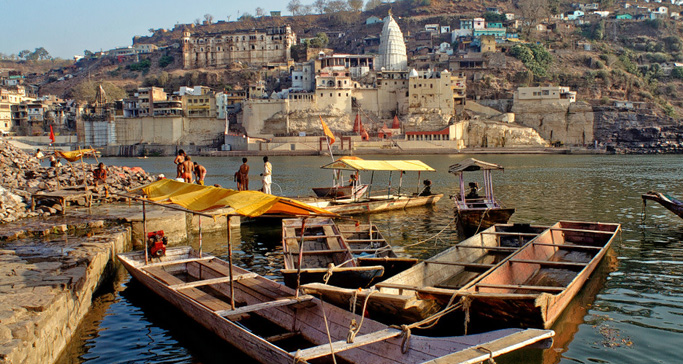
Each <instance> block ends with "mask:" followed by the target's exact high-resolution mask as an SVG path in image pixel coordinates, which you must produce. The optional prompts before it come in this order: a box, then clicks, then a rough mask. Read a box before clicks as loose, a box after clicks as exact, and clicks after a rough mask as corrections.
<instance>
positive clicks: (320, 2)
mask: <svg viewBox="0 0 683 364" xmlns="http://www.w3.org/2000/svg"><path fill="white" fill-rule="evenodd" d="M377 1H381V0H377ZM326 7H327V0H315V2H314V3H313V8H314V9H315V10H316V11H317V12H318V14H322V13H324V12H325V8H326Z"/></svg>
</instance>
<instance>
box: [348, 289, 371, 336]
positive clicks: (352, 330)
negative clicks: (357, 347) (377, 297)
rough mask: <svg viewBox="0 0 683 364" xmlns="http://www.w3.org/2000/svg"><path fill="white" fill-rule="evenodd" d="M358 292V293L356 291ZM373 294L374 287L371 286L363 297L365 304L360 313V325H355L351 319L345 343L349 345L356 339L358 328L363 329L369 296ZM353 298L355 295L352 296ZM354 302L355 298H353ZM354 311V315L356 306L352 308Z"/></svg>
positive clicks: (354, 320)
mask: <svg viewBox="0 0 683 364" xmlns="http://www.w3.org/2000/svg"><path fill="white" fill-rule="evenodd" d="M356 292H358V291H356ZM373 293H375V287H374V286H373V287H372V288H370V291H369V292H368V295H367V296H365V302H363V311H361V313H360V324H358V325H356V319H355V318H353V319H351V324H350V325H349V333H348V334H347V335H346V343H347V344H351V343H352V342H353V340H355V339H356V334H358V332H359V331H360V328H361V327H363V320H364V319H365V309H366V308H367V307H368V301H369V300H370V296H372V294H373ZM354 296H355V295H354ZM354 301H355V297H354ZM353 308H354V310H353V313H354V314H355V313H356V310H355V309H356V306H355V305H354V306H353Z"/></svg>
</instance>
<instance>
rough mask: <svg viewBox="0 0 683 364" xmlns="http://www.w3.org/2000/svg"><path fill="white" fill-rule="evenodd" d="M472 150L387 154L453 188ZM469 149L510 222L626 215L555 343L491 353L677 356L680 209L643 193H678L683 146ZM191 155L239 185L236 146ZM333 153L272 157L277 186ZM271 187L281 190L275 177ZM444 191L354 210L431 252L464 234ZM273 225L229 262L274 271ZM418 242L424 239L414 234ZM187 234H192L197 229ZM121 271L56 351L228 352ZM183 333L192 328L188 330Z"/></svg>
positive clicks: (301, 179)
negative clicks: (637, 150)
mask: <svg viewBox="0 0 683 364" xmlns="http://www.w3.org/2000/svg"><path fill="white" fill-rule="evenodd" d="M468 157H470V156H466V155H452V156H397V157H391V158H394V159H421V160H423V161H424V162H425V163H427V164H429V165H431V166H432V167H434V168H436V169H437V171H438V172H436V173H433V174H430V175H428V178H429V179H431V180H432V181H433V184H434V187H433V190H434V191H438V192H442V193H444V194H446V196H448V195H449V194H454V193H456V192H457V187H456V186H455V178H454V177H453V176H452V175H449V174H448V173H446V171H447V167H448V166H449V165H450V164H453V163H455V162H456V161H460V160H462V159H464V158H468ZM475 157H476V158H478V159H483V160H486V161H489V162H493V163H497V164H501V165H503V166H504V167H505V171H504V172H503V173H497V174H496V175H494V181H493V182H494V189H495V191H496V194H497V195H498V196H499V197H500V199H501V200H502V201H503V202H504V203H506V204H507V205H510V206H514V207H515V208H516V209H517V212H516V213H515V214H514V215H513V217H512V222H531V223H536V224H545V225H549V224H552V223H554V222H556V221H558V220H561V219H564V220H582V221H604V222H619V223H622V225H623V226H622V228H623V237H622V240H621V241H618V242H615V244H614V247H613V250H612V251H611V252H610V255H609V257H608V259H606V261H605V262H603V264H601V266H600V267H601V268H600V271H599V272H598V273H597V274H596V275H594V276H593V277H592V278H591V279H590V281H589V284H588V285H586V287H584V289H583V290H582V291H581V293H580V295H579V297H578V298H577V300H575V301H573V302H572V303H571V305H570V307H569V308H568V309H567V310H566V312H565V314H564V316H563V317H561V318H560V320H558V322H557V324H556V327H555V329H556V330H557V337H556V340H555V342H556V345H555V347H553V348H551V349H548V350H545V351H544V350H525V351H522V352H520V353H517V354H512V355H511V356H508V357H505V358H501V359H500V360H498V362H505V363H544V364H550V363H557V362H567V363H569V362H571V363H594V362H604V363H635V362H676V361H677V360H679V359H678V358H680V357H681V356H683V348H682V347H681V345H680V342H682V341H683V335H682V333H683V319H682V317H683V288H682V287H681V281H683V244H682V243H681V241H682V240H683V220H681V219H679V218H678V217H676V216H675V215H673V214H671V213H670V212H668V211H666V210H664V209H663V208H661V207H660V206H658V205H654V204H649V205H648V206H647V209H646V212H647V213H646V215H645V219H644V220H643V218H642V213H643V204H642V201H641V199H640V194H641V193H643V192H646V191H648V190H652V189H657V190H661V191H662V192H668V193H671V194H673V195H674V196H678V197H681V196H683V190H681V189H680V186H683V174H681V173H680V171H681V170H682V169H683V158H680V156H564V155H552V156H547V155H490V156H475ZM197 158H198V160H199V162H200V163H202V164H203V165H205V166H207V168H208V170H209V177H208V180H207V182H210V183H220V184H222V185H224V186H228V187H230V186H233V185H234V182H232V179H231V178H232V176H231V174H232V172H234V170H236V168H237V166H238V165H239V163H240V162H239V158H208V157H197ZM367 158H368V159H370V158H372V157H367ZM377 158H384V159H386V158H390V157H387V156H381V157H377ZM328 161H329V159H327V158H324V157H297V158H291V157H271V162H272V163H273V166H274V171H275V172H274V182H275V183H277V184H278V185H279V186H280V187H281V188H282V190H283V194H286V195H292V196H296V195H301V196H304V195H310V192H309V191H310V187H312V186H322V185H326V184H329V183H330V180H331V177H330V175H329V172H327V171H320V170H319V169H318V168H319V167H320V166H321V165H323V164H325V163H327V162H328ZM171 162H172V160H171V159H169V158H149V159H145V160H135V159H107V160H106V161H105V163H108V164H123V165H126V164H128V165H142V167H143V168H145V169H146V170H148V171H150V172H154V173H165V174H167V175H169V174H170V173H171V171H172V169H173V164H172V163H171ZM254 166H255V165H254ZM254 170H256V169H254ZM375 177H376V179H375V181H376V182H377V183H379V184H380V185H381V184H382V183H386V181H383V179H382V176H377V175H376V176H375ZM423 177H424V176H423ZM407 181H408V180H407V179H406V180H404V183H405V184H406V185H408V184H409V182H407ZM413 182H415V181H413ZM413 182H410V183H413ZM257 184H258V183H257ZM256 187H259V186H256ZM273 189H274V191H276V192H277V191H279V190H278V188H277V187H274V188H273ZM450 202H451V201H450V200H448V199H447V198H444V199H442V200H441V201H440V202H439V204H437V205H436V206H434V207H431V208H416V209H410V210H406V211H395V212H391V213H385V214H377V215H372V216H369V217H368V216H365V217H360V218H359V219H361V221H363V222H366V221H367V220H370V221H372V222H373V223H374V224H376V225H377V226H378V227H379V229H380V230H381V231H382V233H383V234H384V236H385V237H386V238H387V239H388V240H389V241H390V243H391V244H392V245H394V246H397V247H406V248H405V250H404V251H403V252H402V254H406V255H410V256H416V257H419V258H427V257H429V256H432V255H434V254H436V253H437V252H440V251H442V250H443V249H446V248H448V247H449V246H451V245H452V244H453V243H455V242H457V241H459V239H460V238H459V237H458V235H457V232H456V230H455V228H454V227H453V226H451V222H452V219H453V210H452V207H451V204H450ZM220 234H223V235H220ZM220 234H219V235H218V236H217V237H215V238H212V237H207V238H206V239H205V240H204V246H205V250H206V251H210V252H213V253H214V254H216V255H218V256H221V257H227V246H226V244H225V242H226V238H227V237H226V236H225V235H224V234H225V233H220ZM280 237H281V233H280V230H279V225H277V224H275V225H273V224H270V225H261V224H252V225H245V226H244V227H243V228H242V229H241V232H240V235H239V236H235V237H234V238H235V240H234V241H235V243H234V248H235V253H234V254H235V255H234V259H235V263H236V264H239V265H241V266H244V267H246V268H249V269H251V270H253V271H255V272H257V273H259V274H263V275H265V276H268V277H269V278H274V279H280V275H279V269H280V268H281V267H282V261H281V258H282V257H281V247H280ZM430 238H432V239H430ZM417 242H421V243H420V244H418V245H413V244H415V243H417ZM192 243H193V244H196V241H193V242H192ZM123 282H124V283H122V284H121V285H120V286H119V288H117V289H114V290H112V291H110V292H108V293H107V294H106V295H103V296H101V297H100V298H98V299H97V301H96V305H95V306H96V307H95V308H94V309H93V310H92V312H91V313H90V314H89V317H91V319H90V324H84V325H83V326H84V327H86V328H85V329H84V331H83V332H84V333H83V334H81V335H80V337H79V338H78V339H77V340H74V342H72V343H71V346H70V350H69V353H68V354H66V355H65V356H64V357H63V358H62V359H61V361H60V362H61V363H75V362H93V361H94V362H102V361H106V360H104V359H103V358H105V357H106V356H108V355H113V357H115V358H117V360H116V361H119V360H120V361H138V360H140V361H145V362H161V361H170V362H199V361H201V362H211V359H209V358H205V357H204V356H203V355H204V354H203V353H207V352H211V353H212V354H216V355H223V353H225V352H226V350H227V349H225V346H226V345H223V344H220V343H215V344H213V345H217V346H216V347H218V348H220V349H219V350H216V347H213V349H210V348H207V347H202V346H196V344H194V343H193V342H192V340H190V339H193V338H198V339H197V340H199V341H209V342H210V341H211V338H212V337H213V336H212V335H210V334H208V333H207V334H205V333H206V332H205V331H203V329H201V327H199V326H197V325H194V326H192V325H193V323H192V322H183V324H182V325H176V324H175V323H174V322H182V319H181V318H180V317H179V316H182V315H181V314H179V313H178V312H177V311H173V310H172V309H171V308H168V307H167V308H164V309H161V310H157V309H156V307H158V306H159V305H162V303H161V302H160V300H158V299H157V300H155V298H154V297H150V296H149V295H146V293H145V292H144V289H140V287H137V288H135V286H134V285H131V284H130V283H125V282H126V279H123ZM121 290H122V291H121ZM119 291H121V292H120V293H119ZM100 301H101V302H100ZM148 302H153V303H152V304H149V303H148ZM155 312H161V314H155ZM169 317H172V319H169ZM179 320H181V321H179ZM169 322H170V323H169ZM178 326H180V327H178ZM188 327H189V328H190V329H188ZM123 328H125V329H126V332H128V334H127V336H126V335H122V334H116V333H117V332H120V331H119V330H122V329H123ZM187 336H191V337H192V338H184V337H187ZM136 345H137V346H136ZM162 346H163V347H164V349H161V347H162ZM209 346H211V345H209ZM114 351H117V352H120V353H121V354H116V353H114ZM228 352H229V354H226V357H229V358H233V357H237V356H236V355H238V354H236V353H233V352H230V351H228ZM169 353H172V354H169ZM118 355H120V356H118ZM245 360H246V359H245ZM111 361H112V360H109V362H111ZM226 361H227V359H226Z"/></svg>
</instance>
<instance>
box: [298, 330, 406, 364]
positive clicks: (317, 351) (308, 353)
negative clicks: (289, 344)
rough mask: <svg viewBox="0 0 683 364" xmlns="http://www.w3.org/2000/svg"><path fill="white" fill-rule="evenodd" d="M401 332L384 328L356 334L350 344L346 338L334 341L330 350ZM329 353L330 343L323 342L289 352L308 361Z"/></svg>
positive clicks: (365, 342)
mask: <svg viewBox="0 0 683 364" xmlns="http://www.w3.org/2000/svg"><path fill="white" fill-rule="evenodd" d="M401 333H402V331H401V330H397V329H384V330H381V331H377V332H373V333H370V334H365V335H362V336H358V337H356V339H355V340H354V341H353V342H352V343H350V344H349V343H347V342H346V340H341V341H335V342H333V343H332V345H331V346H332V348H333V349H332V351H334V352H335V353H338V352H341V351H346V350H349V349H353V348H357V347H360V346H365V345H368V344H372V343H376V342H379V341H384V340H387V339H391V338H393V337H396V336H399V335H401ZM331 353H332V352H331V351H330V344H329V343H325V344H322V345H318V346H314V347H312V348H308V349H304V350H299V351H295V352H291V353H290V354H292V355H295V356H296V359H298V360H300V361H308V360H311V359H315V358H320V357H323V356H327V355H330V354H331Z"/></svg>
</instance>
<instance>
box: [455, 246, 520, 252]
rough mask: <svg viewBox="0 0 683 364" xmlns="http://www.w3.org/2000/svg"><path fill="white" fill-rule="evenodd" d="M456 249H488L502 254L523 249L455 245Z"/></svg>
mask: <svg viewBox="0 0 683 364" xmlns="http://www.w3.org/2000/svg"><path fill="white" fill-rule="evenodd" d="M454 247H455V248H457V249H460V248H466V249H486V250H491V251H500V252H515V251H517V250H519V249H520V248H521V247H520V248H514V247H506V246H480V245H455V246H454Z"/></svg>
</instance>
